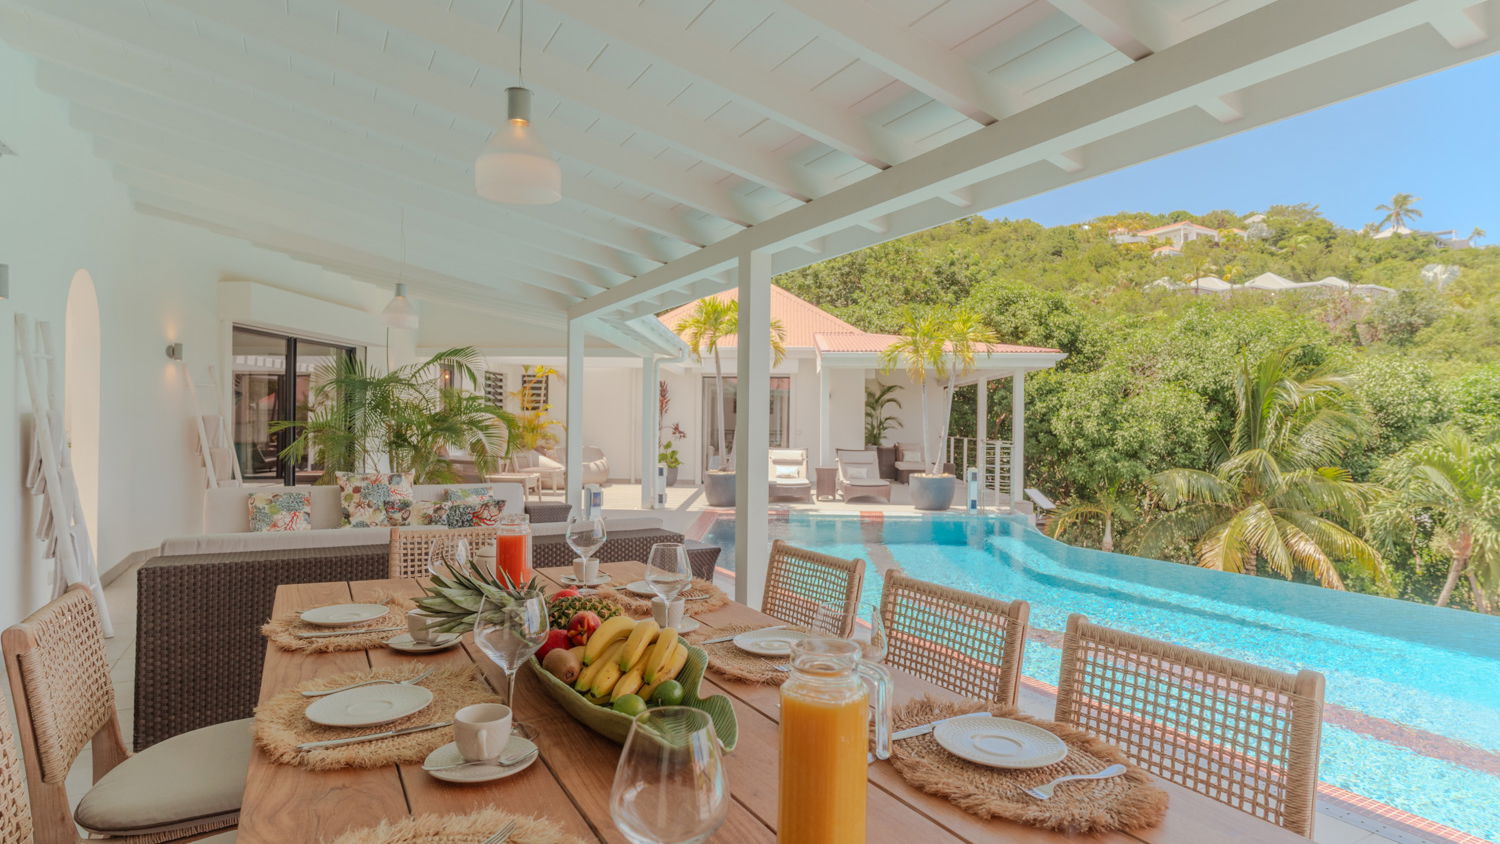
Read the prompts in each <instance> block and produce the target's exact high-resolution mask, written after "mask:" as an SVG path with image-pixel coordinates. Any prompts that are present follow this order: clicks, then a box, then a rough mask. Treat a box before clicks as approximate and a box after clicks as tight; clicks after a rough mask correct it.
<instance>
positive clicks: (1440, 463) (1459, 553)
mask: <svg viewBox="0 0 1500 844" xmlns="http://www.w3.org/2000/svg"><path fill="white" fill-rule="evenodd" d="M1376 478H1377V479H1378V480H1379V482H1380V483H1381V484H1382V485H1383V486H1384V487H1385V488H1386V490H1387V493H1386V494H1385V495H1382V496H1381V497H1380V498H1379V499H1378V500H1377V501H1376V503H1375V506H1374V507H1373V508H1371V512H1370V520H1369V524H1370V533H1371V535H1372V536H1374V537H1375V538H1376V539H1377V540H1378V541H1379V542H1381V544H1382V545H1384V546H1385V547H1386V548H1392V547H1394V546H1395V544H1396V540H1398V539H1400V538H1402V537H1407V538H1412V537H1414V536H1415V535H1416V534H1417V532H1418V530H1419V528H1427V529H1430V530H1431V531H1432V538H1433V540H1434V541H1435V542H1437V543H1439V544H1442V545H1446V546H1447V548H1448V553H1449V554H1450V555H1451V556H1452V563H1451V564H1450V565H1449V566H1448V577H1447V579H1446V580H1445V581H1444V582H1443V590H1442V592H1441V593H1439V594H1438V599H1437V605H1438V606H1440V607H1444V606H1447V605H1448V601H1449V599H1450V598H1452V597H1453V588H1454V587H1455V586H1457V585H1458V579H1459V577H1460V576H1462V577H1466V578H1467V579H1468V581H1469V589H1470V591H1471V594H1472V595H1473V596H1474V608H1475V609H1477V610H1479V611H1480V612H1489V607H1488V603H1489V602H1488V601H1487V600H1486V598H1485V592H1484V590H1483V589H1482V588H1481V583H1480V581H1481V580H1483V581H1485V582H1486V583H1487V584H1489V585H1490V586H1491V587H1492V588H1493V586H1494V585H1495V583H1496V582H1500V441H1496V439H1495V435H1494V433H1492V434H1491V436H1490V441H1488V442H1485V441H1483V440H1481V439H1476V438H1475V437H1473V436H1472V435H1470V434H1469V433H1468V432H1467V431H1465V430H1464V429H1463V428H1461V427H1459V426H1457V425H1448V426H1445V427H1443V428H1440V429H1438V430H1436V431H1434V432H1432V433H1431V434H1429V435H1428V436H1427V437H1426V438H1425V439H1423V440H1421V441H1418V442H1416V443H1413V444H1412V445H1410V446H1407V447H1406V448H1405V449H1403V450H1401V451H1399V452H1397V453H1396V454H1394V455H1392V456H1391V457H1390V458H1389V459H1387V460H1386V461H1385V462H1384V463H1383V464H1381V466H1380V469H1379V470H1378V472H1377V473H1376Z"/></svg>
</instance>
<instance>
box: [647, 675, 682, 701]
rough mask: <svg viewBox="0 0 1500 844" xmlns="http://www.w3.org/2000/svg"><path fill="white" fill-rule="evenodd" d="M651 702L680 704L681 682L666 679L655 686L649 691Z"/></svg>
mask: <svg viewBox="0 0 1500 844" xmlns="http://www.w3.org/2000/svg"><path fill="white" fill-rule="evenodd" d="M651 702H652V703H654V704H656V705H657V706H680V705H682V684H681V683H679V682H677V681H676V680H668V681H667V682H665V683H662V684H661V685H660V686H657V687H656V691H655V692H652V693H651Z"/></svg>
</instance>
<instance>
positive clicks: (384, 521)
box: [338, 472, 412, 527]
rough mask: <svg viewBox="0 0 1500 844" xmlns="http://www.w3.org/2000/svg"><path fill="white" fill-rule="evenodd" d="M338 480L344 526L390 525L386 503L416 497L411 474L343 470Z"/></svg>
mask: <svg viewBox="0 0 1500 844" xmlns="http://www.w3.org/2000/svg"><path fill="white" fill-rule="evenodd" d="M338 481H339V506H340V507H341V509H342V510H343V515H344V527H388V526H389V525H390V524H391V523H390V521H389V519H388V518H387V516H386V504H387V503H388V502H392V501H396V502H401V501H406V502H410V501H411V500H412V488H411V476H410V475H407V474H405V473H403V472H392V473H383V472H371V473H365V474H360V473H357V472H339V473H338ZM397 507H398V508H399V507H400V505H399V504H398V505H397Z"/></svg>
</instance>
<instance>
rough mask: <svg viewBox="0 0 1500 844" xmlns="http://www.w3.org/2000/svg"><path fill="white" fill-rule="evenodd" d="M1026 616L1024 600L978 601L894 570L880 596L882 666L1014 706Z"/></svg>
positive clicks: (980, 598) (981, 598) (968, 594)
mask: <svg viewBox="0 0 1500 844" xmlns="http://www.w3.org/2000/svg"><path fill="white" fill-rule="evenodd" d="M1030 613H1031V608H1030V605H1028V604H1027V603H1026V602H1025V601H1008V602H1007V601H1002V600H1000V599H998V598H990V597H987V596H984V595H976V594H974V593H972V592H965V591H963V590H961V589H953V588H951V587H948V586H939V585H938V584H936V583H928V582H927V581H925V580H918V579H916V578H914V577H908V576H907V575H906V573H905V572H903V571H901V570H900V569H892V570H890V571H887V572H886V574H885V588H884V590H882V592H881V597H880V620H881V622H882V623H884V624H885V634H886V641H887V652H886V663H887V664H889V665H894V666H896V667H897V668H903V669H905V670H907V671H910V672H911V673H913V674H916V675H919V676H921V677H925V678H927V679H928V680H931V681H932V682H934V683H937V684H938V685H939V686H942V687H943V688H945V689H949V690H950V691H954V692H957V693H959V694H961V695H967V696H969V697H977V698H981V699H983V700H987V701H993V702H996V703H1003V704H1005V705H1007V706H1014V705H1015V703H1016V689H1017V686H1018V684H1019V683H1020V679H1021V657H1022V655H1023V653H1024V652H1025V648H1026V622H1027V618H1028V617H1029V616H1030Z"/></svg>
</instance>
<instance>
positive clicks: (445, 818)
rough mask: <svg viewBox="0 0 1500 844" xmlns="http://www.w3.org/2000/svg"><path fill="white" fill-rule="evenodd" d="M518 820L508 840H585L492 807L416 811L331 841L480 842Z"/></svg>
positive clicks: (566, 843) (545, 843) (528, 843)
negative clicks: (452, 812)
mask: <svg viewBox="0 0 1500 844" xmlns="http://www.w3.org/2000/svg"><path fill="white" fill-rule="evenodd" d="M512 820H514V821H516V828H515V831H513V832H512V833H511V834H510V837H509V838H506V839H505V841H506V844H583V840H582V839H580V838H578V837H577V836H573V835H569V834H568V833H566V832H563V829H562V827H561V826H558V824H557V823H556V822H555V821H550V820H547V819H546V818H534V817H531V816H530V815H517V814H513V813H511V812H502V811H501V810H499V809H496V808H494V807H490V808H487V809H482V810H480V811H478V812H474V813H472V814H468V815H415V816H413V817H410V818H407V819H406V820H403V821H398V822H396V823H388V822H387V823H382V824H381V825H380V826H371V827H364V828H362V829H351V830H349V831H348V832H346V833H344V834H343V835H340V836H339V837H338V838H335V839H333V840H332V841H330V842H328V844H480V842H482V841H485V840H487V839H488V838H489V837H490V836H492V835H494V834H495V833H496V832H499V831H500V828H501V827H503V826H505V825H506V824H508V823H510V822H511V821H512Z"/></svg>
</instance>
